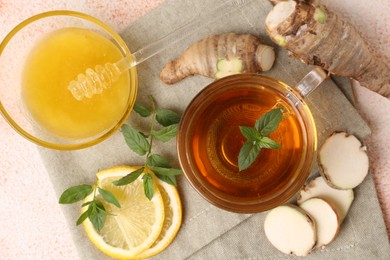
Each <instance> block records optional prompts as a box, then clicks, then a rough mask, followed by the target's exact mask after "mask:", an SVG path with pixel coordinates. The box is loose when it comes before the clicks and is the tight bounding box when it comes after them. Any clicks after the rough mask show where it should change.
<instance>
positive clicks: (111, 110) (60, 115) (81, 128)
mask: <svg viewBox="0 0 390 260" xmlns="http://www.w3.org/2000/svg"><path fill="white" fill-rule="evenodd" d="M122 57H123V55H122V53H121V51H120V50H119V49H118V47H117V46H116V45H115V44H114V43H113V42H112V41H110V40H109V39H107V38H106V37H104V36H103V35H101V34H99V33H96V32H94V31H92V30H88V29H82V28H72V27H69V28H63V29H59V30H55V31H53V32H51V33H49V34H48V35H46V36H45V37H44V38H43V39H41V41H40V42H39V43H38V44H37V45H36V46H35V47H34V48H33V49H32V51H31V53H30V54H29V56H28V57H27V60H26V64H25V67H24V72H23V82H22V84H23V85H22V96H23V99H24V103H25V105H26V107H27V110H28V111H29V113H30V115H31V116H32V118H34V120H36V121H37V122H38V123H39V125H40V126H41V127H43V128H44V129H46V130H47V131H48V132H50V133H52V134H54V135H56V136H60V137H64V138H69V139H83V138H89V137H93V136H95V135H98V134H101V133H102V132H104V131H105V130H107V129H110V128H112V127H113V126H114V125H115V124H117V122H118V120H119V119H120V118H121V117H122V115H123V114H124V113H125V111H126V109H127V107H128V97H129V91H131V88H129V85H130V77H129V73H123V74H122V75H121V76H120V78H119V79H118V80H117V81H116V82H115V83H114V85H113V86H112V87H111V88H108V89H105V90H104V91H103V92H102V93H101V94H99V95H95V96H93V97H92V98H89V99H88V98H85V99H83V100H82V101H79V100H76V99H75V98H74V97H73V96H72V94H71V92H70V91H69V90H68V88H67V86H68V84H69V82H70V81H71V80H73V79H75V77H76V76H77V75H78V74H79V73H80V72H83V71H85V70H86V69H87V68H90V67H94V66H95V65H97V64H105V63H107V62H115V61H117V60H120V59H121V58H122Z"/></svg>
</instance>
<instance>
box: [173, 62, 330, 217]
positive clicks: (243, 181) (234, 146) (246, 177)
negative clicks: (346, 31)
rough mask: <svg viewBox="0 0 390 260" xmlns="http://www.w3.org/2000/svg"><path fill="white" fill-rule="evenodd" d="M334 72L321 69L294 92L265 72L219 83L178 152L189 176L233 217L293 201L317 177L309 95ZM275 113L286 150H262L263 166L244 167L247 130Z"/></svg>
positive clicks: (194, 104)
mask: <svg viewBox="0 0 390 260" xmlns="http://www.w3.org/2000/svg"><path fill="white" fill-rule="evenodd" d="M325 78H326V74H325V73H324V72H323V71H322V70H320V69H315V70H313V71H311V72H310V73H309V74H308V75H307V76H306V77H305V78H304V79H303V80H302V81H301V82H300V83H299V84H298V85H297V87H295V88H294V89H293V88H291V87H290V86H288V85H287V84H285V83H283V82H281V81H279V80H277V79H274V78H271V77H268V76H264V75H259V74H237V75H233V76H229V77H226V78H222V79H219V80H217V81H214V82H213V83H211V84H210V85H208V86H207V87H206V88H204V89H203V90H202V91H201V92H200V93H199V94H198V95H197V96H196V97H195V98H194V99H193V100H192V101H191V103H190V104H189V105H188V107H187V109H186V111H185V112H184V114H183V117H182V120H181V123H180V126H179V135H178V138H177V149H178V156H179V161H180V164H181V166H182V169H183V171H184V174H185V176H186V178H187V179H188V181H189V182H190V183H191V185H192V186H193V187H194V188H195V189H196V190H197V191H198V192H199V194H200V195H202V196H203V197H204V198H205V199H206V200H208V201H209V202H210V203H212V204H214V205H216V206H218V207H220V208H222V209H225V210H229V211H233V212H238V213H252V212H261V211H265V210H269V209H271V208H274V207H276V206H278V205H281V204H283V203H285V202H286V201H288V200H289V199H290V198H292V197H293V196H294V194H296V193H297V191H299V189H300V188H301V187H302V186H303V184H304V183H305V181H306V179H307V177H308V176H309V174H310V171H311V168H312V165H313V162H314V159H315V153H316V148H317V133H316V126H315V123H314V120H313V117H312V114H311V112H310V110H309V108H308V106H307V105H306V104H305V102H304V101H303V98H304V97H305V96H306V95H307V94H308V93H310V92H311V91H312V90H313V89H314V88H316V87H317V86H318V85H319V84H320V83H321V82H322V81H323V80H324V79H325ZM273 108H282V110H283V111H284V112H283V120H282V121H281V123H280V125H279V127H278V128H277V130H276V131H275V132H273V133H272V134H271V135H270V137H271V138H272V139H273V140H275V141H277V142H278V143H279V144H280V145H281V148H279V149H262V150H261V151H260V154H259V156H258V157H257V159H256V160H255V162H254V163H253V164H252V165H251V166H250V167H249V168H247V169H245V170H243V171H241V172H240V171H239V170H238V154H239V151H240V148H241V147H242V145H243V144H244V143H245V141H246V138H245V137H244V136H243V135H242V134H241V132H240V130H239V126H252V127H253V126H254V123H255V121H256V120H257V119H258V118H259V117H260V116H261V115H263V114H264V113H266V112H267V111H269V110H271V109H273Z"/></svg>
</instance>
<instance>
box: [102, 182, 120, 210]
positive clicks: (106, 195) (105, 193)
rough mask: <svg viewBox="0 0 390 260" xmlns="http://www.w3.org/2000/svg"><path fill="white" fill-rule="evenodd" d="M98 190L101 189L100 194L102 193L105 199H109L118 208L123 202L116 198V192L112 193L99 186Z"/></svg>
mask: <svg viewBox="0 0 390 260" xmlns="http://www.w3.org/2000/svg"><path fill="white" fill-rule="evenodd" d="M98 190H99V193H100V195H102V197H103V199H104V200H105V201H107V202H109V203H111V204H114V205H115V206H117V207H118V208H120V207H121V204H120V203H119V201H118V200H117V199H116V198H115V196H114V194H112V193H111V192H110V191H108V190H104V189H102V188H99V187H98Z"/></svg>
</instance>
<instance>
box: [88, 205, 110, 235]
mask: <svg viewBox="0 0 390 260" xmlns="http://www.w3.org/2000/svg"><path fill="white" fill-rule="evenodd" d="M90 207H91V212H90V213H89V215H88V218H89V220H90V221H91V223H92V225H93V226H94V227H95V229H96V230H97V231H100V230H101V229H102V228H103V226H104V222H105V221H106V215H107V213H106V209H105V208H104V205H103V203H102V202H101V201H100V200H95V201H94V203H91V205H90Z"/></svg>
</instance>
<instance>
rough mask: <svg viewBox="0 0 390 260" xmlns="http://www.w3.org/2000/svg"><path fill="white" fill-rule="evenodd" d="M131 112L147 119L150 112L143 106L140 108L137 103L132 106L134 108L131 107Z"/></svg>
mask: <svg viewBox="0 0 390 260" xmlns="http://www.w3.org/2000/svg"><path fill="white" fill-rule="evenodd" d="M133 110H134V111H135V112H136V113H138V114H139V115H140V116H142V117H148V116H150V114H151V112H150V111H149V109H147V108H146V107H144V106H141V105H139V104H137V103H135V104H134V107H133Z"/></svg>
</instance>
